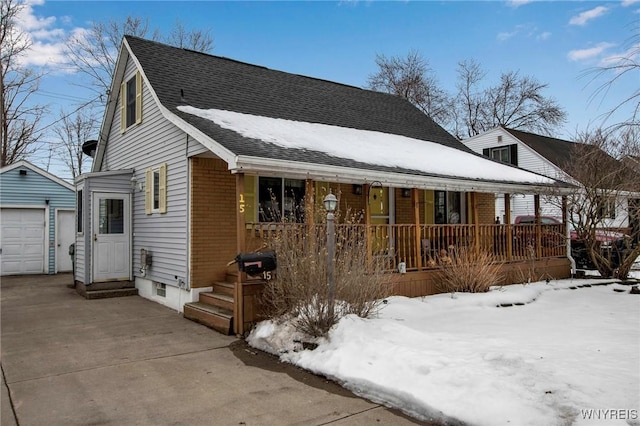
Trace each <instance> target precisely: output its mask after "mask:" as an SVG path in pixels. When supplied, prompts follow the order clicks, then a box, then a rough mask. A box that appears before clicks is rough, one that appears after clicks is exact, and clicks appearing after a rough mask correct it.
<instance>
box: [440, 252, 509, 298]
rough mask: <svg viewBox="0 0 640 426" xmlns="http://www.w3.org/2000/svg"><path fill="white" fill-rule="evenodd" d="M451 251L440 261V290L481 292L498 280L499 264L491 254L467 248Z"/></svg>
mask: <svg viewBox="0 0 640 426" xmlns="http://www.w3.org/2000/svg"><path fill="white" fill-rule="evenodd" d="M451 251H452V253H446V252H445V253H444V254H443V256H446V257H445V258H444V259H445V260H446V261H445V262H441V263H440V264H441V265H442V266H441V267H440V277H439V278H440V280H439V286H440V290H441V291H444V292H467V293H483V292H486V291H489V288H490V287H491V286H493V285H496V284H498V282H499V281H500V278H501V277H500V266H501V264H500V263H499V262H496V260H495V258H494V256H493V255H491V254H489V253H487V252H482V251H478V252H476V251H475V250H473V249H467V248H460V249H457V250H455V251H454V250H451Z"/></svg>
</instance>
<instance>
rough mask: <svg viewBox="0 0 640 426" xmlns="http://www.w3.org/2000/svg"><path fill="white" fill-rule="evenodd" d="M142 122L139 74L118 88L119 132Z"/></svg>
mask: <svg viewBox="0 0 640 426" xmlns="http://www.w3.org/2000/svg"><path fill="white" fill-rule="evenodd" d="M141 122H142V76H141V74H140V73H139V72H137V73H136V75H135V76H134V77H132V78H130V79H129V80H127V81H126V82H124V83H122V85H121V86H120V131H121V132H122V133H124V131H125V130H126V129H127V128H129V127H131V126H133V125H134V124H140V123H141Z"/></svg>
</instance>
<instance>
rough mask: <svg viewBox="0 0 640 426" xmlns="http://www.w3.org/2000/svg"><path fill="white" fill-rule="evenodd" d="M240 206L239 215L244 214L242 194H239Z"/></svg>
mask: <svg viewBox="0 0 640 426" xmlns="http://www.w3.org/2000/svg"><path fill="white" fill-rule="evenodd" d="M239 204H240V205H239V206H238V207H239V209H240V213H244V194H240V203H239Z"/></svg>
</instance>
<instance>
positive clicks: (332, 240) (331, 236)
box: [322, 190, 338, 318]
mask: <svg viewBox="0 0 640 426" xmlns="http://www.w3.org/2000/svg"><path fill="white" fill-rule="evenodd" d="M322 204H324V209H325V210H326V211H327V286H328V287H329V294H328V298H329V306H328V307H327V308H328V314H329V318H333V305H334V299H335V292H336V282H335V274H334V272H335V266H334V259H335V256H336V233H335V224H334V219H335V215H334V212H335V211H336V207H338V199H337V198H336V196H335V195H333V194H332V193H331V190H329V193H328V194H327V196H326V197H324V200H322Z"/></svg>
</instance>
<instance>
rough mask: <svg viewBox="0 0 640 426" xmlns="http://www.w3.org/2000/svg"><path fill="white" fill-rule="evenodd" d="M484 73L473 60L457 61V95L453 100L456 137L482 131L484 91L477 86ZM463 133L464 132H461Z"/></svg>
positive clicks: (484, 103)
mask: <svg viewBox="0 0 640 426" xmlns="http://www.w3.org/2000/svg"><path fill="white" fill-rule="evenodd" d="M485 76H486V73H485V72H484V71H483V70H482V68H481V67H480V64H479V63H478V62H477V61H475V60H473V59H469V60H465V61H462V62H459V63H458V82H457V84H456V86H457V89H458V95H457V97H456V100H455V111H456V120H455V123H456V126H455V130H454V134H455V135H456V136H457V137H458V139H462V138H463V137H470V136H474V135H477V134H479V133H481V132H482V129H481V125H482V115H483V114H482V112H483V111H485V110H486V106H485V105H486V101H485V99H484V93H483V92H482V90H481V89H480V88H479V85H480V82H481V81H482V80H483V79H484V77H485ZM463 133H464V134H463Z"/></svg>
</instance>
